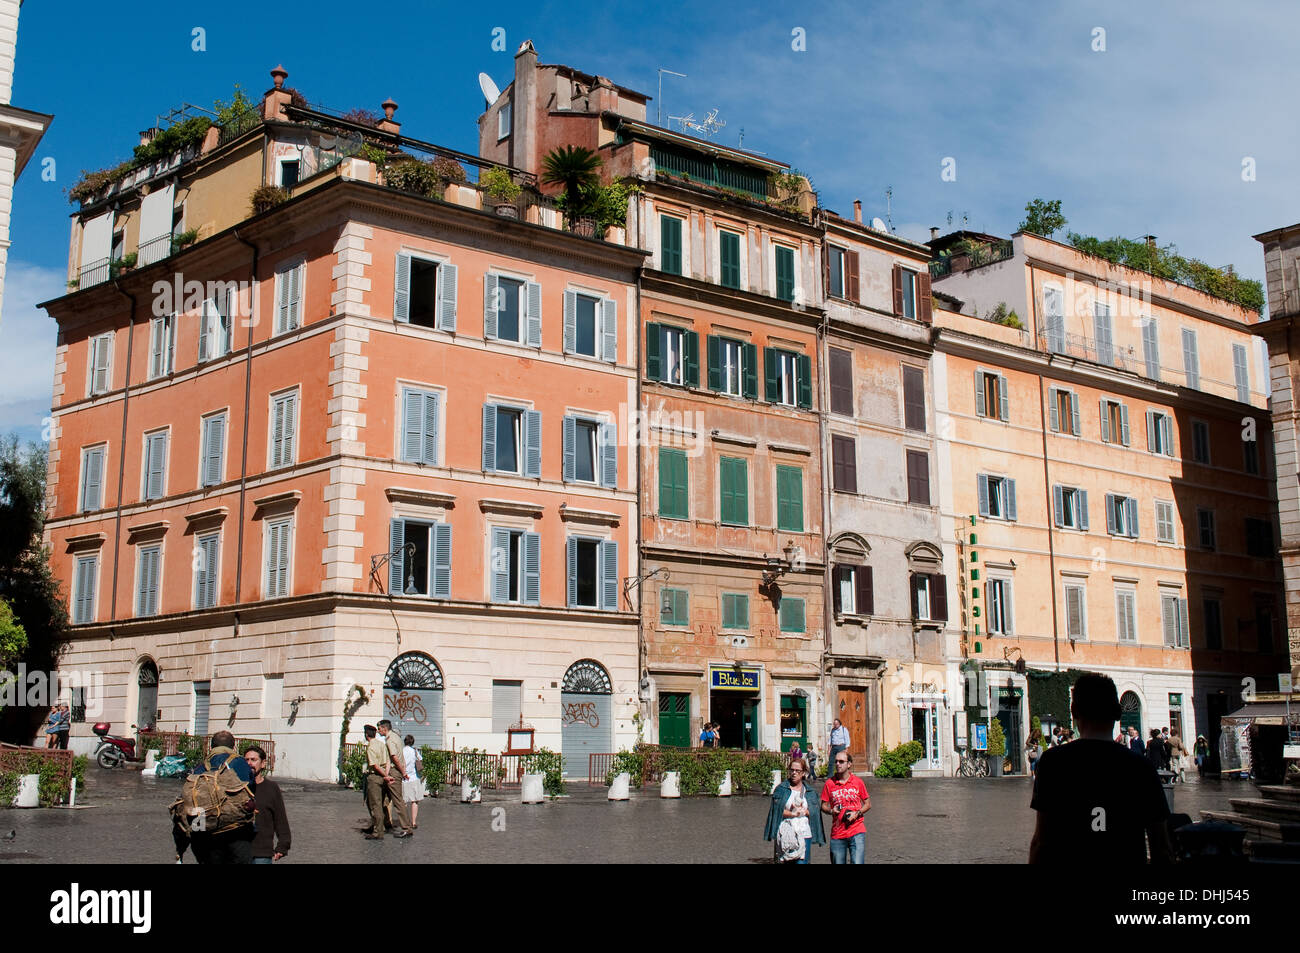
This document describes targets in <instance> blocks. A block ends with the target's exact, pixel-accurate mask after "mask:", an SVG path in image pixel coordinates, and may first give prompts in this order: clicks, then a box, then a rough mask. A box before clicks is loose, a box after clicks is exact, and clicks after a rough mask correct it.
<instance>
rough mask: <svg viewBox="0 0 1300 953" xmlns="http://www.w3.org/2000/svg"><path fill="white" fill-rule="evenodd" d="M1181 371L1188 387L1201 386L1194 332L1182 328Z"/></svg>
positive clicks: (1199, 364) (1199, 365)
mask: <svg viewBox="0 0 1300 953" xmlns="http://www.w3.org/2000/svg"><path fill="white" fill-rule="evenodd" d="M1183 373H1185V374H1186V375H1187V386H1188V387H1200V386H1201V362H1200V358H1199V357H1198V356H1197V353H1196V332H1195V331H1193V330H1192V329H1191V328H1183Z"/></svg>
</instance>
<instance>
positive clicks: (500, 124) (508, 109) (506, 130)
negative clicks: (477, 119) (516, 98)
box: [497, 99, 514, 142]
mask: <svg viewBox="0 0 1300 953" xmlns="http://www.w3.org/2000/svg"><path fill="white" fill-rule="evenodd" d="M513 114H514V104H513V103H511V102H510V100H508V99H507V100H506V101H505V102H504V103H502V104H501V108H500V109H499V110H498V111H497V141H498V142H500V141H501V140H502V139H505V138H506V137H507V136H509V135H510V124H511V122H512V121H513V119H514V115H513Z"/></svg>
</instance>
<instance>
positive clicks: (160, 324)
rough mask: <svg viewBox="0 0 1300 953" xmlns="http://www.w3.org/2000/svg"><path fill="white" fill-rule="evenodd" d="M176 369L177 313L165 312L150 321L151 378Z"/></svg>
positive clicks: (165, 374) (160, 376)
mask: <svg viewBox="0 0 1300 953" xmlns="http://www.w3.org/2000/svg"><path fill="white" fill-rule="evenodd" d="M175 370H176V315H175V313H172V314H164V315H162V316H160V317H156V318H153V319H151V320H150V322H149V380H151V381H152V380H158V379H159V378H162V377H166V376H168V375H169V374H173V373H175Z"/></svg>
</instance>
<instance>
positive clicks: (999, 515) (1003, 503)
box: [985, 473, 1010, 522]
mask: <svg viewBox="0 0 1300 953" xmlns="http://www.w3.org/2000/svg"><path fill="white" fill-rule="evenodd" d="M985 476H986V477H987V478H988V488H989V515H988V516H987V517H985V519H991V520H1003V521H1004V522H1006V521H1009V520H1010V517H1008V516H1007V478H1006V477H1004V476H997V475H995V474H992V473H989V474H985ZM995 481H996V483H995ZM994 501H996V502H997V509H998V511H997V512H996V513H994V512H993V504H994Z"/></svg>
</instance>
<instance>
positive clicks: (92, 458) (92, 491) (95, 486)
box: [81, 448, 104, 512]
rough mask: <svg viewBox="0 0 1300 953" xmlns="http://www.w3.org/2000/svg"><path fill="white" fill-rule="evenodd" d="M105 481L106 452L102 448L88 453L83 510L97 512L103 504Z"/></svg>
mask: <svg viewBox="0 0 1300 953" xmlns="http://www.w3.org/2000/svg"><path fill="white" fill-rule="evenodd" d="M103 481H104V451H103V449H102V448H96V449H94V450H90V451H87V453H86V474H85V477H84V478H83V482H82V490H81V509H82V511H83V512H85V511H89V510H97V509H99V508H100V506H101V504H102V494H101V488H102V486H103Z"/></svg>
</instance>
